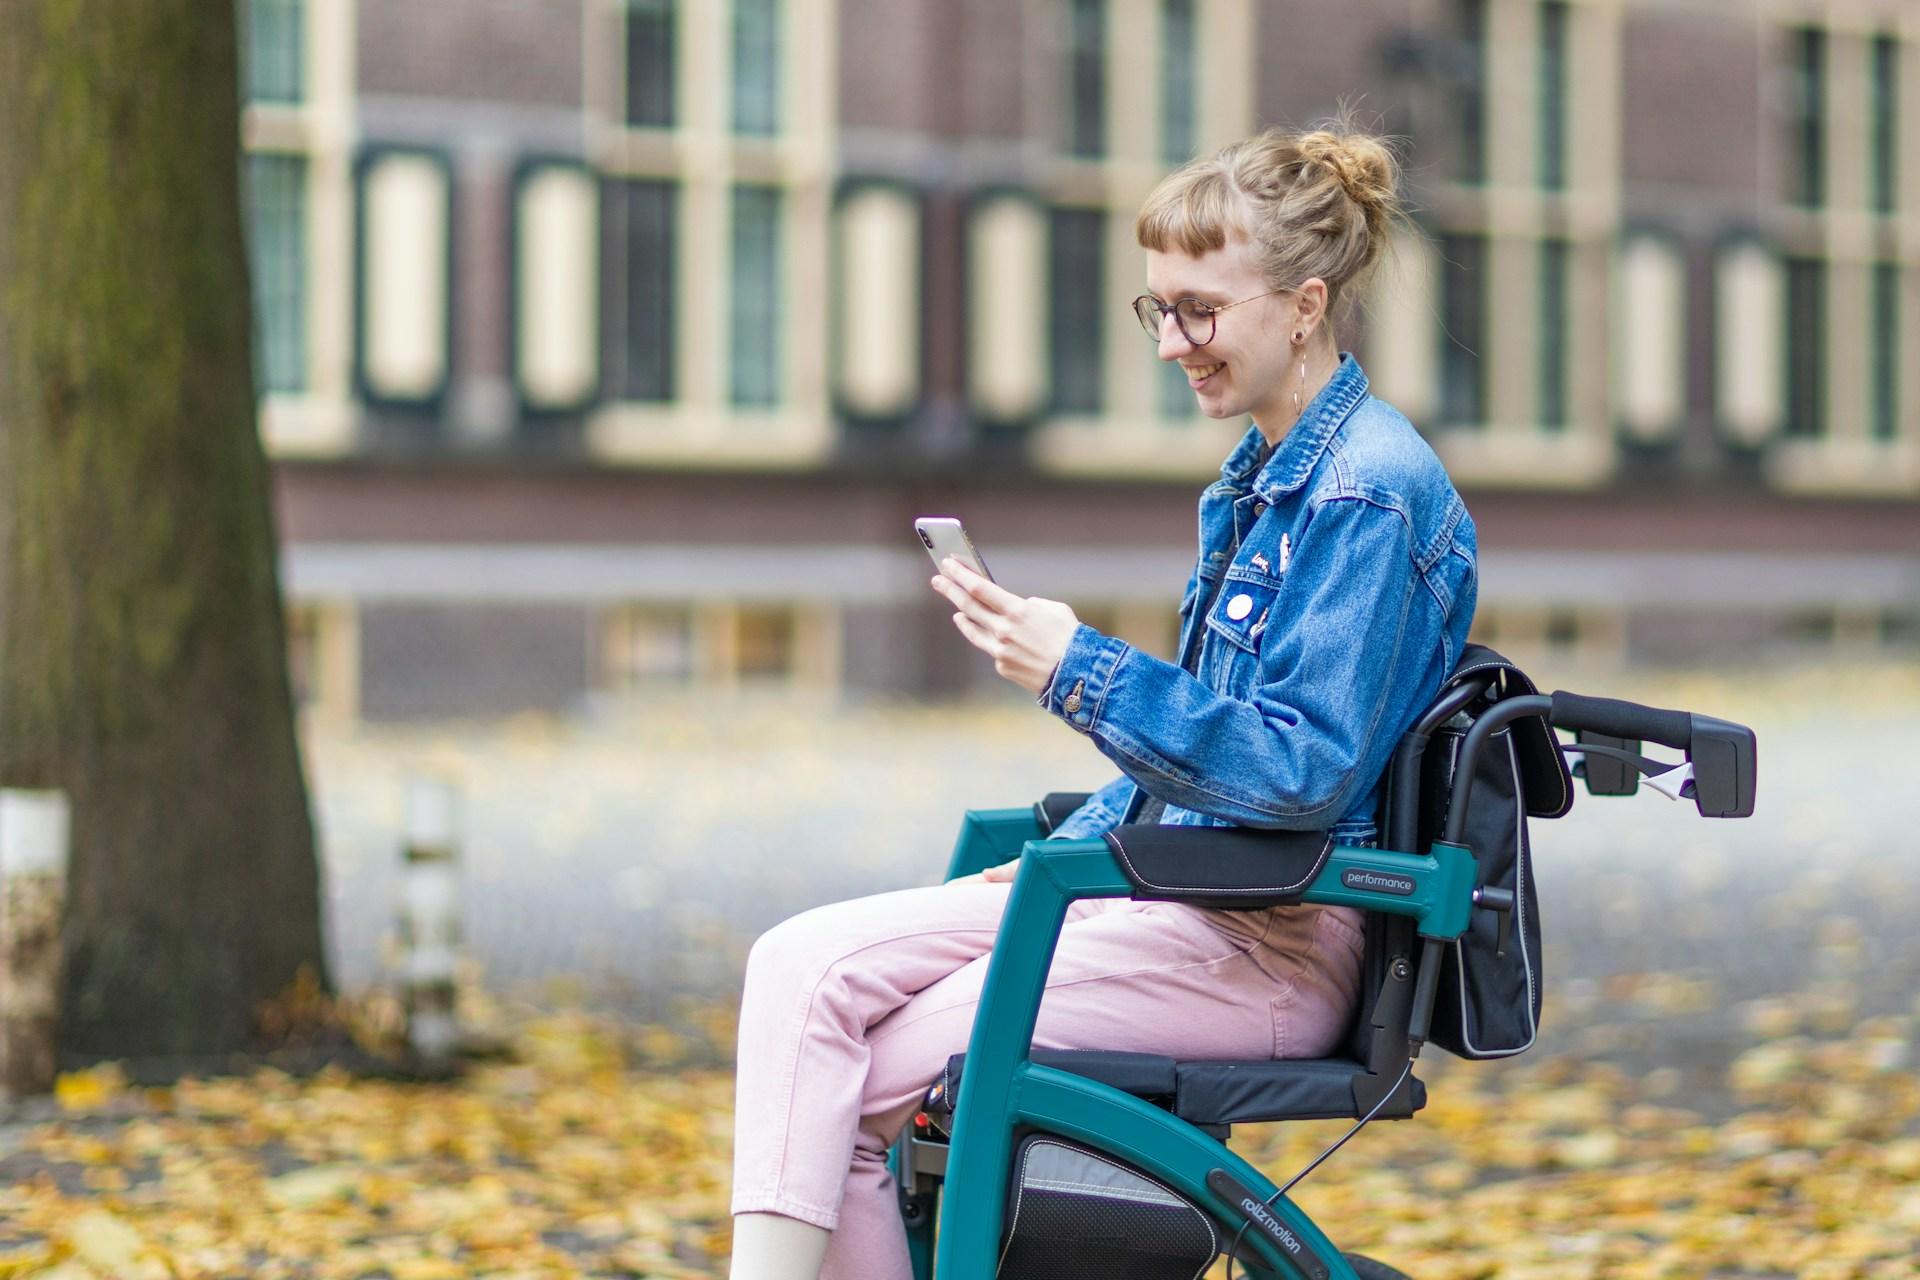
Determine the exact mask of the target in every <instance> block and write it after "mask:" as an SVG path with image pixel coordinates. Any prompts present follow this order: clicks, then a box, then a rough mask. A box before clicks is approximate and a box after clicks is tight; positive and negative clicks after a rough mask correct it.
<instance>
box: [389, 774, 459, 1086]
mask: <svg viewBox="0 0 1920 1280" xmlns="http://www.w3.org/2000/svg"><path fill="white" fill-rule="evenodd" d="M406 788H407V790H406V848H405V849H404V850H403V851H402V855H401V856H402V857H403V858H404V860H405V862H404V865H403V867H402V869H401V875H402V884H401V908H400V948H401V961H400V963H401V975H402V983H403V985H404V987H405V991H406V1003H407V1044H408V1046H409V1047H410V1048H412V1050H413V1053H414V1057H415V1058H416V1060H417V1061H418V1062H419V1064H420V1066H421V1067H423V1068H425V1069H427V1070H430V1071H440V1070H444V1069H445V1068H446V1067H447V1066H448V1064H449V1062H450V1060H451V1059H452V1057H453V1054H454V1051H455V1050H456V1049H458V1048H459V1045H460V1026H459V1023H458V1022H457V1021H456V1020H455V1018H454V968H455V963H456V960H457V958H458V948H459V946H460V861H459V847H460V832H459V826H460V823H459V817H460V815H459V808H460V797H459V793H458V792H457V791H456V790H455V789H454V786H453V783H451V782H450V781H448V780H447V779H445V778H437V777H430V776H427V775H415V776H413V777H410V778H408V779H407V784H406Z"/></svg>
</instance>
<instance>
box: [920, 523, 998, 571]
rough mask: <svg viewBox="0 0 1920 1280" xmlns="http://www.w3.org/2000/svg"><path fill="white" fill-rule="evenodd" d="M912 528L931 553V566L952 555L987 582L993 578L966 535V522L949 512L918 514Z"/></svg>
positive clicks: (928, 552)
mask: <svg viewBox="0 0 1920 1280" xmlns="http://www.w3.org/2000/svg"><path fill="white" fill-rule="evenodd" d="M913 531H914V532H915V533H917V534H919V535H920V543H921V545H922V546H924V547H926V549H927V554H928V555H930V556H932V557H933V567H934V568H936V569H938V568H940V562H941V561H942V560H945V559H946V558H947V557H948V556H952V557H953V558H954V559H955V560H958V561H959V562H960V563H961V564H964V565H966V566H967V567H968V568H969V569H971V570H973V571H974V572H975V573H977V574H979V575H980V576H981V577H983V578H985V579H986V580H987V581H988V582H992V581H993V574H991V573H989V572H988V571H987V562H986V561H985V560H982V559H981V558H980V553H979V552H978V551H975V550H974V549H973V539H971V538H969V537H968V536H967V530H966V526H964V525H962V524H961V523H960V522H959V521H958V520H956V519H954V518H953V517H952V516H921V517H920V518H919V519H918V520H915V521H914V522H913ZM942 572H944V570H942Z"/></svg>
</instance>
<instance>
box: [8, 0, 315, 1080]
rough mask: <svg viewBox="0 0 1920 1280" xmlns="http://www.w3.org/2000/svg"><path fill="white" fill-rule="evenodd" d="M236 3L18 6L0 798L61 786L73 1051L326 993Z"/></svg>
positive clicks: (191, 1036) (198, 1034)
mask: <svg viewBox="0 0 1920 1280" xmlns="http://www.w3.org/2000/svg"><path fill="white" fill-rule="evenodd" d="M235 10H236V6H235V3H234V0H140V3H138V4H125V3H121V2H120V0H0V785H7V786H55V787H60V788H62V789H64V790H65V791H66V792H67V793H68V795H69V797H70V798H71V801H72V808H73V844H72V863H71V873H70V874H71V878H70V888H69V900H68V908H67V919H66V929H65V932H66V950H67V983H66V997H65V1007H64V1011H63V1019H64V1021H63V1025H62V1045H63V1047H64V1048H65V1049H67V1050H70V1051H74V1052H78V1053H82V1054H87V1055H101V1056H143V1055H153V1054H166V1055H172V1054H207V1053H222V1052H226V1051H229V1050H231V1049H234V1048H238V1047H241V1046H242V1045H244V1044H246V1043H247V1041H248V1039H249V1029H250V1021H251V1019H252V1016H253V1013H254V1011H255V1009H256V1006H257V1005H258V1003H259V1002H260V1001H262V1000H265V999H267V998H270V997H272V996H274V995H275V994H277V993H278V992H280V991H281V990H282V989H283V988H285V987H286V986H287V984H288V983H290V982H291V981H292V980H293V979H294V977H295V975H296V974H297V973H298V971H299V970H300V969H301V968H302V967H303V966H306V967H310V968H311V969H312V971H313V973H314V974H315V975H316V976H317V977H318V978H319V979H320V980H321V981H322V982H323V983H324V981H325V970H324V963H323V959H322V953H321V941H320V906H319V873H318V867H317V865H316V862H315V858H314V849H313V829H312V823H311V820H310V817H309V814H308V810H307V797H306V788H305V784H304V782H303V780H302V777H301V769H300V756H299V746H298V743H297V741H296V739H295V736H294V726H293V713H292V697H291V691H290V688H289V683H288V679H287V669H286V658H285V652H286V650H285V635H284V621H283V618H282V614H281V603H280V585H279V575H278V569H277V567H276V566H277V561H276V543H275V534H274V528H273V520H272V513H271V510H270V496H269V490H268V471H267V466H266V459H265V456H264V454H263V452H262V449H261V445H260V438H259V434H258V431H257V429H256V426H255V422H254V407H255V395H254V386H253V363H252V337H251V323H252V303H251V295H250V292H249V283H248V269H247V260H246V252H245V242H244V239H243V233H242V218H241V210H240V191H239V176H240V171H241V170H240V165H241V153H240V120H239V114H240V113H239V101H238V96H239V71H238V65H237V63H238V52H237V32H236V12H235Z"/></svg>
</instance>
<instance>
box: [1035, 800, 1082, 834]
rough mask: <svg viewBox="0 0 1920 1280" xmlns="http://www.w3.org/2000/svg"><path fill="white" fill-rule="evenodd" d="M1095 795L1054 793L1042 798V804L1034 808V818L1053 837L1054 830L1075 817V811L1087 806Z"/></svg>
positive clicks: (1041, 828)
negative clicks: (1088, 801) (1084, 805)
mask: <svg viewBox="0 0 1920 1280" xmlns="http://www.w3.org/2000/svg"><path fill="white" fill-rule="evenodd" d="M1092 795H1093V792H1091V791H1053V792H1049V793H1048V794H1047V795H1045V796H1043V797H1041V800H1040V803H1039V804H1036V805H1035V806H1033V816H1034V818H1035V819H1036V820H1038V822H1039V823H1040V830H1041V831H1042V832H1043V833H1045V834H1047V835H1052V834H1053V829H1054V828H1055V827H1057V826H1059V825H1060V824H1061V823H1063V822H1065V821H1066V820H1067V819H1068V818H1070V817H1072V816H1073V811H1074V810H1075V809H1078V808H1079V807H1080V806H1081V805H1083V804H1085V803H1086V802H1087V800H1088V799H1089V798H1090V797H1091V796H1092Z"/></svg>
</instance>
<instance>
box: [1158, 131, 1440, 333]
mask: <svg viewBox="0 0 1920 1280" xmlns="http://www.w3.org/2000/svg"><path fill="white" fill-rule="evenodd" d="M1397 179H1398V165H1397V164H1396V162H1395V161H1394V158H1393V152H1392V151H1390V150H1389V149H1388V146H1387V143H1386V141H1385V140H1384V139H1381V138H1378V137H1375V136H1373V135H1371V134H1367V133H1362V132H1359V131H1357V130H1354V129H1351V128H1349V127H1348V126H1347V125H1346V123H1345V122H1344V121H1342V122H1340V123H1338V124H1334V125H1329V126H1326V127H1323V128H1319V129H1315V130H1312V131H1311V132H1307V133H1294V132H1291V131H1288V130H1283V129H1277V128H1273V129H1268V130H1266V131H1265V132H1264V133H1260V134H1258V135H1256V136H1254V137H1251V138H1246V139H1244V140H1242V141H1240V142H1235V143H1232V144H1231V145H1229V146H1225V147H1222V148H1221V149H1220V150H1219V151H1218V152H1216V153H1215V154H1213V155H1211V156H1203V157H1201V158H1199V159H1196V160H1190V161H1188V162H1187V163H1186V164H1184V165H1182V166H1181V167H1180V168H1178V169H1175V170H1174V171H1173V172H1172V173H1170V174H1168V175H1167V176H1166V177H1165V178H1163V179H1161V180H1160V184H1159V185H1158V186H1156V187H1155V188H1154V189H1153V192H1152V194H1150V195H1149V196H1148V197H1147V200H1146V203H1145V204H1144V205H1142V206H1141V208H1140V216H1139V217H1138V218H1137V219H1136V220H1135V222H1134V228H1133V231H1134V238H1135V239H1136V240H1138V241H1139V242H1140V246H1141V247H1142V248H1144V249H1151V250H1154V251H1156V252H1162V253H1164V252H1169V251H1174V250H1178V251H1179V252H1181V253H1185V254H1187V255H1189V256H1191V257H1195V258H1197V257H1200V256H1201V255H1203V254H1206V253H1209V252H1211V251H1212V250H1215V249H1219V248H1223V247H1224V246H1225V245H1226V243H1227V241H1228V240H1229V239H1230V238H1231V237H1232V236H1234V235H1236V234H1238V235H1242V236H1245V237H1246V238H1247V240H1248V241H1250V242H1251V243H1252V245H1253V249H1254V255H1255V261H1256V262H1258V263H1259V266H1260V273H1261V275H1262V276H1264V277H1265V279H1266V281H1267V283H1268V284H1269V285H1271V286H1272V287H1273V288H1275V289H1290V288H1294V287H1296V286H1298V285H1299V284H1301V283H1302V282H1303V281H1306V280H1310V279H1312V278H1313V277H1315V276H1318V277H1319V278H1320V279H1322V280H1324V281H1325V282H1326V285H1327V298H1328V306H1329V309H1331V308H1332V307H1333V304H1334V303H1335V302H1337V301H1339V300H1342V299H1344V298H1346V297H1347V296H1348V294H1349V291H1350V290H1352V291H1354V292H1357V286H1358V285H1360V284H1362V283H1364V282H1365V280H1366V277H1367V274H1368V273H1369V272H1370V271H1371V270H1372V269H1373V266H1374V264H1375V262H1376V261H1378V259H1379V256H1380V250H1381V247H1382V245H1383V244H1384V243H1385V241H1386V235H1387V230H1388V226H1389V224H1390V223H1391V222H1392V221H1393V220H1394V219H1396V218H1399V217H1401V216H1402V214H1401V207H1400V199H1399V196H1398V195H1396V194H1395V187H1396V183H1397Z"/></svg>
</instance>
